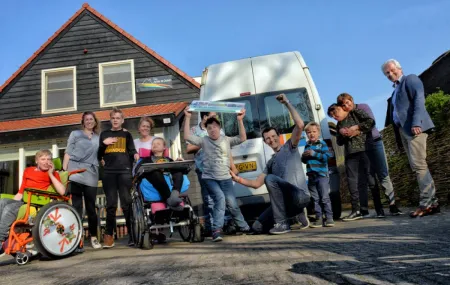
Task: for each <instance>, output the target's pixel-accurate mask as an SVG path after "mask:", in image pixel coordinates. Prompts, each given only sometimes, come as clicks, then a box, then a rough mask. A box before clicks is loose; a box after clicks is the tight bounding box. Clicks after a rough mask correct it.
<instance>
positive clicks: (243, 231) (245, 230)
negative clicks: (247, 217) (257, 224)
mask: <svg viewBox="0 0 450 285" xmlns="http://www.w3.org/2000/svg"><path fill="white" fill-rule="evenodd" d="M236 234H237V235H253V234H255V232H254V231H253V229H252V228H251V227H247V228H241V229H239V230H238V231H237V232H236Z"/></svg>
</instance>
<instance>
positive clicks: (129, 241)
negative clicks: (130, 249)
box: [128, 235, 134, 246]
mask: <svg viewBox="0 0 450 285" xmlns="http://www.w3.org/2000/svg"><path fill="white" fill-rule="evenodd" d="M128 246H134V240H133V237H132V236H131V235H130V236H129V237H128Z"/></svg>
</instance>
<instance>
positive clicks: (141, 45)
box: [0, 3, 200, 93]
mask: <svg viewBox="0 0 450 285" xmlns="http://www.w3.org/2000/svg"><path fill="white" fill-rule="evenodd" d="M83 11H89V12H91V13H92V14H93V15H95V16H97V17H98V18H99V19H101V20H102V21H103V22H105V23H106V24H108V25H109V26H110V27H111V28H113V29H114V30H116V31H117V32H119V33H120V34H122V35H123V36H124V37H126V38H127V39H128V40H130V41H131V42H133V43H134V44H136V45H137V46H139V47H140V48H142V49H143V50H145V51H146V52H147V53H149V54H151V55H152V56H153V57H155V58H156V59H158V60H159V61H160V62H162V63H163V64H164V65H166V66H167V67H168V68H170V69H172V70H173V71H174V72H176V73H177V74H178V75H180V76H181V77H183V78H184V79H186V80H187V81H189V82H190V83H191V84H192V85H194V86H196V87H197V88H200V84H199V83H198V82H197V81H195V80H194V79H193V78H192V77H190V76H189V75H187V74H186V73H185V72H183V71H181V70H180V69H179V68H177V67H176V66H175V65H173V64H172V63H170V62H169V61H168V60H166V59H164V58H163V57H162V56H160V55H159V54H157V53H156V52H155V51H154V50H152V49H151V48H149V47H148V46H146V45H144V44H143V43H141V42H140V41H138V40H137V39H136V38H134V37H133V36H132V35H130V34H129V33H127V32H126V31H124V30H123V29H122V28H120V27H119V26H117V25H116V24H114V23H113V22H111V21H110V20H109V19H108V18H106V17H105V16H103V15H102V14H100V13H99V12H97V11H96V10H95V9H94V8H92V7H91V6H89V4H88V3H84V4H83V6H82V7H81V9H80V10H78V11H77V12H76V13H75V14H74V15H73V16H72V17H71V18H70V19H69V20H68V21H67V22H66V23H65V24H64V25H62V26H61V28H59V30H57V31H56V32H55V33H54V34H53V35H52V36H51V37H50V38H49V39H48V40H47V41H46V42H45V43H44V44H43V45H42V46H41V47H40V48H39V49H38V50H37V51H36V52H35V53H33V55H32V56H31V57H30V58H29V59H28V60H27V61H26V62H25V63H24V64H22V66H21V67H20V68H19V69H18V70H17V71H16V72H15V73H14V74H13V75H11V77H10V78H8V79H7V80H6V81H5V83H3V85H2V86H0V93H1V92H2V91H3V90H4V89H5V88H6V86H8V85H9V84H10V83H11V82H12V81H13V80H14V79H15V78H16V77H17V76H18V75H19V74H20V73H21V72H22V71H23V70H24V69H26V68H27V67H28V66H29V65H30V64H31V63H32V62H33V60H34V59H36V57H38V56H39V54H41V53H42V52H43V51H44V50H45V48H46V47H47V46H48V45H49V44H50V43H51V42H52V41H53V40H54V39H56V38H57V37H58V36H59V34H60V33H61V32H62V31H64V29H66V28H67V27H68V26H69V25H70V24H71V23H72V22H73V21H74V20H75V19H76V18H77V17H78V16H79V15H80V14H81V13H82V12H83Z"/></svg>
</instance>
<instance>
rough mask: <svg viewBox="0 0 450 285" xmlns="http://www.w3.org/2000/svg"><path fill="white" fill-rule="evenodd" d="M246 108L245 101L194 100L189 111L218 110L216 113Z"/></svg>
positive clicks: (235, 111) (234, 111) (237, 111)
mask: <svg viewBox="0 0 450 285" xmlns="http://www.w3.org/2000/svg"><path fill="white" fill-rule="evenodd" d="M244 108H245V103H237V102H236V103H235V102H212V101H197V100H195V101H192V103H191V105H189V111H193V112H216V113H239V112H240V111H241V110H242V109H244Z"/></svg>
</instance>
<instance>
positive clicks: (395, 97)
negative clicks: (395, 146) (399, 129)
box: [392, 75, 403, 126]
mask: <svg viewBox="0 0 450 285" xmlns="http://www.w3.org/2000/svg"><path fill="white" fill-rule="evenodd" d="M402 79H403V75H402V76H400V78H399V79H398V81H397V82H396V83H394V87H395V90H394V94H393V95H392V120H393V121H394V123H395V124H396V125H397V126H400V125H401V124H400V119H399V117H398V115H397V111H396V110H395V102H396V100H397V92H398V86H399V85H400V82H402Z"/></svg>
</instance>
